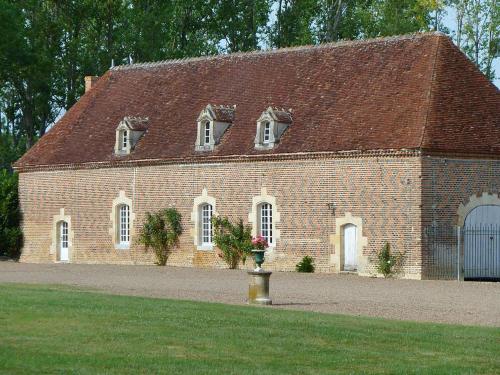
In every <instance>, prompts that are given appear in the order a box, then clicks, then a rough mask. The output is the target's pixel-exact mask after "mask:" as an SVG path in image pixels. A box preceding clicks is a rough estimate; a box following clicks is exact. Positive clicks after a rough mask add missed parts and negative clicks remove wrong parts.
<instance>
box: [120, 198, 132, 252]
mask: <svg viewBox="0 0 500 375" xmlns="http://www.w3.org/2000/svg"><path fill="white" fill-rule="evenodd" d="M118 223H119V226H118V236H117V237H118V239H119V244H120V245H124V246H128V245H129V244H130V207H129V206H128V205H127V204H122V205H121V206H120V207H119V210H118Z"/></svg>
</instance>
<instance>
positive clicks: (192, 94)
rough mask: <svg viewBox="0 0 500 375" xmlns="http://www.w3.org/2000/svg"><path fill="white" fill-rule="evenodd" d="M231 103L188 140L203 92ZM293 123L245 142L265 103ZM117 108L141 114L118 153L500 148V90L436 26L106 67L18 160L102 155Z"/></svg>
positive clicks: (109, 153)
mask: <svg viewBox="0 0 500 375" xmlns="http://www.w3.org/2000/svg"><path fill="white" fill-rule="evenodd" d="M210 103H212V104H214V105H220V104H223V105H225V106H228V105H231V106H233V105H234V106H236V107H235V111H234V119H233V121H232V125H231V126H230V128H229V129H228V130H227V132H226V133H225V134H224V136H223V138H222V141H221V143H220V144H219V145H217V146H216V148H215V150H214V151H212V152H196V151H195V147H194V146H195V140H196V125H197V124H196V119H197V117H198V115H199V113H200V111H201V110H202V109H204V108H205V107H206V106H207V104H210ZM270 106H272V107H277V108H285V109H286V110H287V111H288V110H291V113H292V115H293V124H292V125H291V126H290V127H289V129H288V130H287V131H286V132H285V133H284V135H283V137H282V139H281V142H280V143H279V144H278V145H277V146H276V147H274V149H272V150H271V151H260V150H256V149H255V148H254V138H255V132H256V120H257V119H258V118H259V117H260V115H261V114H262V112H263V111H265V110H266V109H267V108H268V107H270ZM125 116H137V117H147V118H148V119H149V121H148V130H147V132H146V134H145V135H144V136H143V137H142V138H141V140H140V141H139V143H138V144H137V146H136V148H135V150H134V151H133V152H132V153H131V154H130V155H127V156H123V157H119V160H144V159H156V160H158V159H160V160H161V159H165V160H170V159H179V158H186V159H194V160H199V159H203V158H207V157H208V158H209V157H213V156H229V155H246V156H251V155H258V154H269V153H271V154H289V153H304V152H306V153H307V152H324V151H332V152H339V151H348V150H401V149H423V150H429V151H438V152H452V153H461V154H485V155H495V156H500V95H499V90H498V89H497V88H496V87H495V86H494V85H493V84H492V83H490V82H489V81H488V80H487V79H486V78H485V77H484V76H483V75H482V74H480V73H479V71H478V70H477V69H476V67H475V66H474V65H473V64H472V63H471V62H469V61H468V59H467V58H466V57H465V56H464V55H463V54H462V53H461V52H460V51H459V50H458V49H457V48H456V47H455V46H454V45H453V43H452V42H451V41H450V40H449V38H448V37H446V36H444V35H442V34H439V33H437V34H436V33H430V34H419V35H411V36H403V37H394V38H381V39H374V40H368V41H355V42H340V43H334V44H325V45H320V46H314V47H298V48H289V49H282V50H275V51H267V52H253V53H237V54H232V55H222V56H215V57H201V58H192V59H186V60H174V61H164V62H159V63H150V64H134V65H129V66H121V67H115V68H113V69H111V70H110V71H108V72H107V73H106V74H105V75H104V76H103V77H101V78H100V79H99V81H98V82H97V83H96V84H95V86H94V87H93V88H92V89H91V90H90V91H89V92H87V93H86V94H85V95H84V96H83V97H82V98H81V99H80V101H79V102H78V103H76V104H75V105H74V106H73V107H72V108H71V109H70V110H69V111H68V112H67V113H66V114H65V116H64V117H63V118H62V119H61V120H60V121H59V122H58V123H57V124H56V125H55V126H54V127H53V128H52V129H51V130H50V131H49V132H47V134H46V135H45V136H43V137H42V138H41V139H40V141H39V142H38V143H37V144H36V145H35V146H33V147H32V148H31V149H30V150H29V151H28V152H27V153H26V154H25V155H24V156H23V157H22V158H21V159H20V160H19V161H18V162H17V163H16V167H18V168H22V167H28V166H37V165H57V164H73V163H85V162H102V161H104V162H106V161H113V160H115V161H116V160H117V158H118V157H116V156H115V155H114V144H115V129H116V127H117V126H118V124H119V123H120V121H121V120H122V119H123V118H124V117H125Z"/></svg>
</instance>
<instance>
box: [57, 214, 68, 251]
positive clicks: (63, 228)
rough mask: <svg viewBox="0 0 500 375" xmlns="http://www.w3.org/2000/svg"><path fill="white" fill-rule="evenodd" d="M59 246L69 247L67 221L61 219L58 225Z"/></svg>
mask: <svg viewBox="0 0 500 375" xmlns="http://www.w3.org/2000/svg"><path fill="white" fill-rule="evenodd" d="M59 230H60V234H59V235H60V241H61V248H63V249H69V225H68V222H67V221H64V220H63V221H61V222H60V225H59Z"/></svg>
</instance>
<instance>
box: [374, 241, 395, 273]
mask: <svg viewBox="0 0 500 375" xmlns="http://www.w3.org/2000/svg"><path fill="white" fill-rule="evenodd" d="M377 257H378V265H377V270H378V271H379V272H380V273H381V274H382V275H384V277H389V276H391V275H392V274H393V273H394V268H395V267H396V263H397V260H398V257H397V256H396V255H393V254H392V253H391V245H389V242H386V244H385V245H384V247H382V249H381V250H380V251H379V252H378V254H377Z"/></svg>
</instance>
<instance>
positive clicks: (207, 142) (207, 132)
mask: <svg viewBox="0 0 500 375" xmlns="http://www.w3.org/2000/svg"><path fill="white" fill-rule="evenodd" d="M204 145H205V146H209V145H210V121H207V122H205V142H204Z"/></svg>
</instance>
